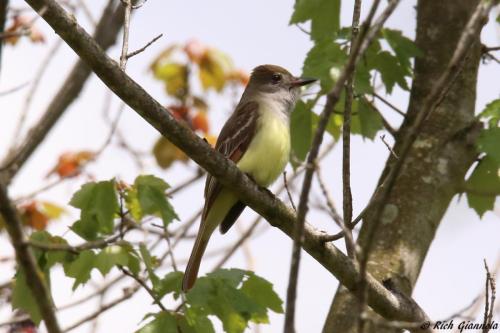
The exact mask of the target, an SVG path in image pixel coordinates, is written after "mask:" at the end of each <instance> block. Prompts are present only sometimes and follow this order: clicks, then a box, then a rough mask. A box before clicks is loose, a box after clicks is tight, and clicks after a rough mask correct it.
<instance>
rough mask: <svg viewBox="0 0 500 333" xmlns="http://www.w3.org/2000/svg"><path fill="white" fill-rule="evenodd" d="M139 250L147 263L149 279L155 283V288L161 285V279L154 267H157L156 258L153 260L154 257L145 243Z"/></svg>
mask: <svg viewBox="0 0 500 333" xmlns="http://www.w3.org/2000/svg"><path fill="white" fill-rule="evenodd" d="M139 252H140V253H141V257H142V260H143V261H144V264H145V265H146V270H147V271H148V275H149V279H150V280H151V283H152V284H153V289H156V288H158V287H159V282H160V279H159V278H158V276H157V275H156V274H155V272H154V268H155V267H156V260H155V261H154V260H153V257H151V254H150V253H149V251H148V249H147V248H146V246H145V245H144V244H143V243H141V244H140V245H139Z"/></svg>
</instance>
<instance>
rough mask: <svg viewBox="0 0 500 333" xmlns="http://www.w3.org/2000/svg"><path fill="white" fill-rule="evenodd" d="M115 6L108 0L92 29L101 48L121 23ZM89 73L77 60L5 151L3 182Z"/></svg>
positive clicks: (111, 41) (0, 169)
mask: <svg viewBox="0 0 500 333" xmlns="http://www.w3.org/2000/svg"><path fill="white" fill-rule="evenodd" d="M115 7H116V6H115V2H114V1H113V0H109V1H108V4H107V6H106V8H105V9H104V11H103V13H102V15H101V19H100V21H99V24H98V25H97V27H96V30H95V33H94V40H95V41H96V42H97V43H98V44H99V45H100V46H101V47H102V49H104V50H106V49H108V48H109V47H110V46H111V45H113V44H114V42H115V38H116V35H117V34H118V32H119V31H120V27H121V26H122V22H123V8H122V7H121V6H118V7H116V8H115ZM44 8H48V7H46V5H45V3H44V4H42V9H44ZM44 12H45V9H44ZM39 14H42V13H41V12H40V13H39ZM90 73H91V69H90V68H89V67H88V65H87V64H86V63H85V62H83V61H81V60H80V61H78V62H77V63H76V64H75V66H74V67H73V69H72V70H71V71H70V73H69V74H68V77H67V78H66V80H65V82H64V83H63V84H62V86H61V88H60V89H59V91H58V92H57V93H56V94H55V95H54V96H55V97H54V98H53V99H52V101H51V102H50V104H49V106H48V107H47V109H46V111H45V113H44V115H43V116H42V118H41V119H40V120H39V121H38V122H37V124H35V125H34V126H33V127H32V128H31V130H30V131H29V132H28V133H27V134H26V135H25V137H24V139H23V141H22V143H21V144H20V145H19V148H18V149H16V151H15V154H14V153H13V154H10V155H7V157H6V158H5V159H4V160H3V161H2V162H1V163H0V178H3V180H4V182H5V183H6V184H8V183H9V182H10V181H11V180H12V178H13V177H14V176H15V175H16V174H17V172H18V171H19V170H20V169H21V167H22V166H23V165H24V164H25V163H26V161H27V160H28V158H29V157H30V156H31V154H33V152H34V151H35V150H36V149H37V148H38V147H39V145H40V144H41V143H42V142H43V141H44V139H45V138H46V136H47V135H48V133H49V132H50V130H51V129H52V128H53V126H54V125H55V123H56V122H57V120H58V119H59V118H60V117H61V116H62V114H63V113H64V111H65V110H67V107H68V106H69V105H70V104H71V103H72V102H73V101H74V100H75V99H76V98H77V96H78V94H79V93H80V91H81V90H82V89H83V86H84V83H85V81H86V80H87V78H88V77H89V76H90Z"/></svg>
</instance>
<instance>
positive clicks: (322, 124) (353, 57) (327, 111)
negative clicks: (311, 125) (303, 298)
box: [285, 0, 399, 332]
mask: <svg viewBox="0 0 500 333" xmlns="http://www.w3.org/2000/svg"><path fill="white" fill-rule="evenodd" d="M379 2H380V1H375V2H374V3H373V5H372V7H371V9H370V12H369V14H368V17H367V18H366V20H365V22H364V23H363V26H362V28H361V31H360V34H359V35H358V38H356V41H355V43H354V44H353V45H352V48H351V52H350V55H349V59H348V60H347V63H346V65H345V66H344V68H343V70H342V72H341V74H340V76H339V79H338V80H337V82H336V84H335V86H334V87H333V89H332V91H331V92H330V93H328V95H327V99H326V105H325V108H324V110H323V112H322V113H321V115H320V118H319V122H318V127H317V129H316V133H315V134H314V138H313V142H312V145H311V150H310V151H309V155H308V157H307V164H306V165H307V167H308V169H307V170H306V174H305V175H304V180H303V183H302V192H301V194H300V201H299V207H298V211H297V222H298V223H297V224H296V226H295V232H294V237H293V240H294V243H293V249H292V263H291V267H290V277H289V282H288V289H287V305H286V314H285V315H286V318H285V331H287V330H288V331H287V332H293V320H294V318H293V317H294V312H295V297H296V293H297V279H298V272H299V266H300V248H301V246H302V237H303V236H302V234H303V231H304V225H305V218H306V215H307V210H308V197H309V191H310V189H311V184H312V178H313V173H314V165H315V162H316V158H317V157H318V153H319V149H320V146H321V143H322V141H323V135H324V133H325V130H326V126H327V124H328V121H329V119H330V116H331V114H332V113H333V111H334V108H335V105H336V104H337V102H338V100H339V98H340V94H341V92H342V89H343V88H344V84H345V82H346V81H347V79H348V77H349V75H350V74H351V73H352V71H354V69H355V67H356V64H357V63H358V61H359V59H360V58H361V56H362V55H363V54H364V52H365V51H366V49H367V48H368V46H369V45H370V44H371V42H372V40H373V39H374V38H375V36H376V35H377V33H378V31H379V30H380V29H381V28H382V26H383V25H384V23H385V21H386V20H387V18H388V17H389V16H390V15H391V13H392V12H393V10H394V9H395V8H396V6H397V4H398V3H399V0H391V1H389V4H388V6H387V7H386V9H385V10H384V11H383V12H382V14H381V15H380V17H379V18H378V19H377V20H376V22H375V24H374V25H373V27H371V28H370V25H371V22H372V19H373V16H374V15H375V12H376V10H377V8H378V4H379ZM346 223H347V222H346ZM286 323H289V324H288V325H289V326H288V327H287V326H286Z"/></svg>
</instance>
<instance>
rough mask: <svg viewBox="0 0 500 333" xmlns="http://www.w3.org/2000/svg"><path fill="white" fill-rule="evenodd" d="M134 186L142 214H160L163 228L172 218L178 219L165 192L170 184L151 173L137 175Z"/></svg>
mask: <svg viewBox="0 0 500 333" xmlns="http://www.w3.org/2000/svg"><path fill="white" fill-rule="evenodd" d="M134 186H135V187H136V188H137V198H138V200H139V204H140V206H141V210H142V213H143V214H144V215H148V214H149V215H159V216H161V218H162V220H163V226H164V227H165V228H166V227H167V226H168V225H169V224H170V222H172V221H173V220H174V219H177V220H178V219H179V217H178V216H177V214H176V213H175V211H174V208H173V207H172V205H171V204H170V202H169V201H168V200H167V196H166V194H165V191H166V190H167V189H168V188H169V187H170V186H169V185H168V184H167V183H165V182H164V181H163V180H162V179H160V178H158V177H155V176H151V175H146V176H139V177H137V178H136V179H135V182H134Z"/></svg>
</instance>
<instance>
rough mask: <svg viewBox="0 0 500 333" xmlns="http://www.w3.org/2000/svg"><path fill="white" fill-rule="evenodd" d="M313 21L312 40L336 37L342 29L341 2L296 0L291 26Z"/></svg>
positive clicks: (334, 0)
mask: <svg viewBox="0 0 500 333" xmlns="http://www.w3.org/2000/svg"><path fill="white" fill-rule="evenodd" d="M309 20H310V21H311V39H313V40H320V39H324V38H328V37H333V36H335V33H336V32H337V30H339V28H340V0H296V1H295V6H294V11H293V14H292V18H291V19H290V24H296V23H303V22H306V21H309Z"/></svg>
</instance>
